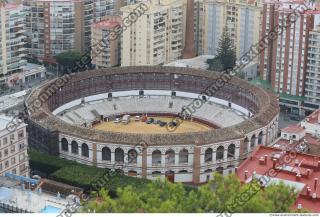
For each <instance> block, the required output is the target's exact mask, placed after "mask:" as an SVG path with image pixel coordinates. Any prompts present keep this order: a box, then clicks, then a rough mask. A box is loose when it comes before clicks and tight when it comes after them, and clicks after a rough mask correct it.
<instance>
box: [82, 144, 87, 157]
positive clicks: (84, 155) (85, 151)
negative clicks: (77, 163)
mask: <svg viewBox="0 0 320 217" xmlns="http://www.w3.org/2000/svg"><path fill="white" fill-rule="evenodd" d="M81 154H82V156H83V157H89V147H88V145H87V144H86V143H83V144H82V145H81Z"/></svg>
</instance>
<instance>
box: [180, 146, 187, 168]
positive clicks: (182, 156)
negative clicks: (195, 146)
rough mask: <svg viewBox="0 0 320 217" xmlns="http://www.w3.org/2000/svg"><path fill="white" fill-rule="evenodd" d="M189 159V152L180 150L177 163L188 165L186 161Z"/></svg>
mask: <svg viewBox="0 0 320 217" xmlns="http://www.w3.org/2000/svg"><path fill="white" fill-rule="evenodd" d="M188 158H189V152H188V150H187V149H182V150H181V151H180V152H179V163H180V164H187V163H188V160H189V159H188Z"/></svg>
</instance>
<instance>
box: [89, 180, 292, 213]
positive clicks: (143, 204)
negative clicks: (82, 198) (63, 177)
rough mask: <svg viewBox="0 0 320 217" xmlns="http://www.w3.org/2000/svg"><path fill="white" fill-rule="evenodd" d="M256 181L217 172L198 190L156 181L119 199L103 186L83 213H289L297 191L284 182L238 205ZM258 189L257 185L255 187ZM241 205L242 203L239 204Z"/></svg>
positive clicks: (120, 192)
mask: <svg viewBox="0 0 320 217" xmlns="http://www.w3.org/2000/svg"><path fill="white" fill-rule="evenodd" d="M253 185H255V186H257V183H256V182H252V183H250V184H243V183H241V182H240V181H239V179H238V178H237V177H236V176H235V175H234V174H231V175H228V176H225V177H223V176H221V175H220V174H215V175H214V180H212V181H210V182H209V183H207V184H205V185H202V186H200V187H199V188H198V189H196V188H195V189H192V190H190V189H186V188H185V187H184V186H183V185H182V184H173V183H170V182H168V181H160V180H157V181H153V182H151V183H149V184H147V186H146V187H145V189H144V191H142V192H141V191H140V192H139V191H136V190H134V188H132V187H131V186H127V187H125V188H123V189H120V188H119V189H118V190H117V195H118V197H117V198H113V199H112V198H111V197H110V196H109V194H108V190H107V189H102V190H100V191H99V192H96V193H97V194H96V195H94V197H93V199H92V200H90V201H88V202H87V203H86V204H85V205H84V207H83V212H98V213H104V212H111V213H124V212H125V213H133V212H145V213H207V212H215V213H220V212H224V211H227V210H230V206H232V205H233V206H232V207H233V209H232V210H230V211H231V212H232V213H233V212H235V213H244V212H253V213H263V212H267V213H274V212H290V211H292V210H291V209H290V208H291V207H292V205H293V204H294V201H295V199H296V196H297V193H296V192H295V190H294V188H293V187H289V186H286V185H285V184H283V183H280V184H277V185H274V184H273V185H270V186H268V187H266V188H264V189H262V190H261V189H260V188H258V190H257V191H256V192H257V193H256V194H253V195H251V196H250V197H249V200H247V201H246V202H244V203H241V204H240V205H238V206H235V205H234V204H235V201H236V200H239V197H240V195H241V193H243V192H246V193H248V194H249V195H250V192H252V190H250V188H254V186H253ZM255 188H256V189H257V187H255ZM238 204H239V203H238Z"/></svg>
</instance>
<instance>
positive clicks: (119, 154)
mask: <svg viewBox="0 0 320 217" xmlns="http://www.w3.org/2000/svg"><path fill="white" fill-rule="evenodd" d="M114 155H115V156H114V159H115V161H116V162H119V163H123V162H124V151H123V150H122V148H116V150H115V151H114Z"/></svg>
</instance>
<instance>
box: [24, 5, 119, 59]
mask: <svg viewBox="0 0 320 217" xmlns="http://www.w3.org/2000/svg"><path fill="white" fill-rule="evenodd" d="M23 4H24V9H25V11H26V29H27V38H28V44H27V45H28V52H29V55H30V57H31V58H33V59H37V60H39V61H41V62H44V61H45V62H55V61H54V58H53V57H54V56H55V55H57V54H59V53H61V52H64V51H68V50H76V51H78V52H80V53H84V52H85V51H86V50H87V49H88V48H89V47H90V46H91V24H92V23H94V22H98V21H100V20H101V19H103V17H105V16H107V15H109V14H112V13H113V8H114V0H64V1H62V0H25V1H23Z"/></svg>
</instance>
